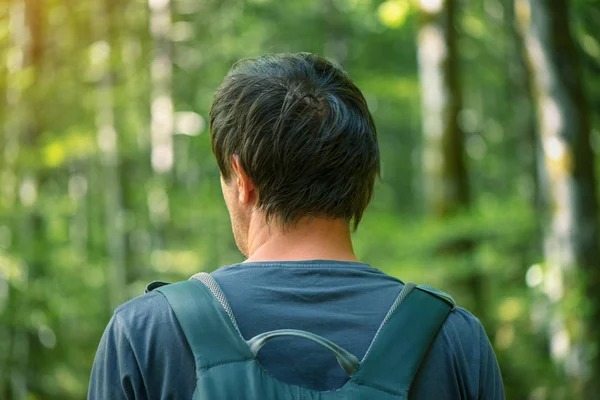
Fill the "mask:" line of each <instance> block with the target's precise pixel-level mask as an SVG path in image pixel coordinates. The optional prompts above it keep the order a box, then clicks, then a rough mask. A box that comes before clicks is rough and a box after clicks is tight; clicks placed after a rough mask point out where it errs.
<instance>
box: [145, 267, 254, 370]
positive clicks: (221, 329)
mask: <svg viewBox="0 0 600 400" xmlns="http://www.w3.org/2000/svg"><path fill="white" fill-rule="evenodd" d="M205 275H208V274H205ZM208 276H209V277H210V275H208ZM210 279H212V277H210V278H208V280H210ZM213 281H214V279H213ZM215 284H216V282H215ZM217 287H218V285H217ZM219 290H220V289H219ZM154 291H156V292H160V293H161V294H162V295H163V296H165V298H166V299H167V301H168V302H169V305H170V306H171V308H172V309H173V312H174V313H175V316H176V317H177V320H178V322H179V325H180V326H181V329H182V330H183V333H184V335H185V337H186V339H187V341H188V343H189V345H190V348H191V350H192V352H193V354H194V359H195V361H196V370H197V371H199V370H202V369H206V368H210V367H211V366H214V365H218V364H225V363H229V362H236V361H243V360H251V359H253V358H254V357H253V355H252V352H251V351H250V349H249V348H248V346H247V344H246V342H245V340H244V339H243V337H242V336H241V334H240V332H239V330H238V328H237V324H236V323H235V319H234V318H233V314H231V315H230V314H229V313H228V312H227V311H226V310H225V308H224V306H223V304H224V303H225V304H226V302H227V300H226V299H225V297H224V296H223V299H222V302H221V300H220V299H217V298H216V297H215V295H214V294H213V292H212V291H211V289H209V288H208V287H207V285H206V284H205V283H203V282H201V281H200V280H198V279H190V280H188V281H184V282H178V283H174V284H170V285H163V286H160V287H157V288H155V289H154Z"/></svg>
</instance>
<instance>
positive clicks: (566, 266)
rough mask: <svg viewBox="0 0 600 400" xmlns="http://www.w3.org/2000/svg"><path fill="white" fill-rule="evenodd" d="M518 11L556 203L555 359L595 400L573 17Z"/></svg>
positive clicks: (549, 229)
mask: <svg viewBox="0 0 600 400" xmlns="http://www.w3.org/2000/svg"><path fill="white" fill-rule="evenodd" d="M515 7H516V12H517V13H516V14H517V20H518V23H519V26H520V28H521V30H522V32H523V37H524V40H525V50H526V54H527V60H528V64H529V67H530V70H531V76H532V86H533V95H534V103H535V105H536V109H537V119H538V125H539V133H540V142H541V144H542V149H543V155H544V165H545V169H546V174H547V178H548V193H549V196H550V198H549V199H548V200H549V201H548V203H549V204H550V210H549V223H548V224H547V226H546V227H545V240H544V252H545V257H546V273H545V282H544V289H545V292H546V294H547V295H548V297H549V299H550V301H551V302H552V303H553V304H554V305H556V307H554V310H553V318H552V323H551V325H552V326H551V344H552V355H553V357H554V358H555V359H556V360H557V361H560V362H562V363H563V366H564V367H565V368H566V371H567V373H569V375H570V376H572V377H573V379H574V383H575V386H576V388H577V390H578V392H579V394H580V396H581V398H590V399H591V398H595V396H597V394H598V393H600V357H598V356H597V354H598V348H599V346H600V290H598V288H599V287H600V286H599V284H600V269H599V267H600V252H599V247H598V246H599V244H598V225H597V215H596V209H597V201H596V180H595V176H594V155H593V152H592V149H591V146H590V125H589V117H588V111H587V107H586V102H585V98H584V95H583V91H582V87H581V82H580V75H579V71H578V65H577V60H576V52H575V48H574V43H573V40H572V38H571V34H570V29H569V21H568V16H569V11H568V7H567V2H566V1H565V0H552V1H551V0H515ZM582 297H583V299H582ZM559 304H560V306H559ZM567 307H569V308H568V309H567Z"/></svg>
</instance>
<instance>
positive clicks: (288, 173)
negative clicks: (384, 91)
mask: <svg viewBox="0 0 600 400" xmlns="http://www.w3.org/2000/svg"><path fill="white" fill-rule="evenodd" d="M210 135H211V142H212V149H213V152H214V154H215V156H216V159H217V163H218V165H219V169H220V171H221V180H222V186H223V194H224V197H225V201H226V203H227V207H228V209H229V213H230V215H231V220H232V226H233V231H234V235H235V237H236V242H237V244H238V247H240V250H241V251H242V253H243V254H245V255H247V254H246V253H247V248H246V243H245V236H246V235H247V231H248V226H249V221H250V217H251V215H252V214H253V213H254V212H260V213H261V214H262V215H263V216H264V219H265V222H266V223H269V222H271V221H275V222H277V223H278V224H279V226H280V227H282V228H287V227H293V226H294V224H296V223H297V222H299V221H301V220H303V219H304V218H307V217H308V218H311V217H314V218H326V219H336V220H337V219H339V220H344V221H346V222H348V223H350V222H353V224H354V228H356V227H357V225H358V223H359V222H360V220H361V218H362V214H363V211H364V210H365V208H366V207H367V205H368V203H369V201H370V200H371V197H372V194H373V185H374V181H375V178H376V177H377V176H378V174H379V148H378V144H377V134H376V130H375V125H374V123H373V119H372V117H371V114H370V113H369V110H368V108H367V103H366V101H365V99H364V97H363V95H362V93H361V92H360V90H359V89H358V88H357V87H356V86H355V85H354V84H353V83H352V81H351V80H350V79H349V78H348V76H347V75H346V74H345V73H344V72H343V71H342V70H341V69H340V68H338V67H336V66H335V65H333V64H331V63H330V62H328V61H326V60H325V59H323V58H320V57H318V56H316V55H313V54H308V53H300V54H276V55H269V56H264V57H259V58H256V59H252V60H243V61H240V62H238V63H237V64H235V65H234V67H233V68H232V69H231V71H230V72H229V73H228V75H227V76H226V77H225V80H224V81H223V84H222V85H221V87H220V88H219V89H218V91H217V92H216V94H215V99H214V103H213V105H212V108H211V111H210Z"/></svg>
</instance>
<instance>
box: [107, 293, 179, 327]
mask: <svg viewBox="0 0 600 400" xmlns="http://www.w3.org/2000/svg"><path fill="white" fill-rule="evenodd" d="M113 319H114V320H115V322H116V323H119V324H121V325H123V328H126V330H127V331H137V330H139V329H144V330H146V331H147V330H149V329H153V328H155V327H164V326H165V324H167V323H168V322H172V321H173V313H172V311H171V308H170V306H169V303H168V302H167V299H166V298H165V297H164V296H163V295H162V294H160V293H158V292H148V293H145V294H143V295H140V296H137V297H134V298H133V299H131V300H129V301H127V302H125V303H123V304H121V305H120V306H119V307H117V308H116V309H115V311H114V317H113Z"/></svg>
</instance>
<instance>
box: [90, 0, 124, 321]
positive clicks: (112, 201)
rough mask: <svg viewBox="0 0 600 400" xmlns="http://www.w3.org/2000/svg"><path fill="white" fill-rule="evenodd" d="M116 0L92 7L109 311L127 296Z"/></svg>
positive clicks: (92, 60) (92, 55) (92, 59)
mask: <svg viewBox="0 0 600 400" xmlns="http://www.w3.org/2000/svg"><path fill="white" fill-rule="evenodd" d="M117 5H118V4H117V3H116V2H115V1H114V0H103V1H98V2H96V3H95V7H92V8H91V11H92V12H93V14H94V17H93V18H92V20H93V21H94V25H95V29H94V30H95V36H96V41H95V42H94V44H93V45H92V47H91V54H90V57H91V62H92V64H95V65H96V67H97V69H98V82H97V89H96V92H97V93H96V118H95V120H96V130H97V142H98V149H99V153H100V164H101V168H102V175H101V177H102V178H101V182H102V183H101V184H102V187H103V188H104V190H103V192H104V193H103V194H104V216H105V224H104V230H105V234H106V246H107V248H106V250H107V251H106V255H107V256H108V257H107V259H106V266H107V269H106V276H107V280H106V281H107V283H108V293H109V296H108V297H109V308H110V309H114V308H116V307H117V306H118V305H119V304H121V303H123V301H125V299H126V298H127V296H126V291H125V287H126V286H125V285H126V281H125V279H126V265H125V258H126V255H125V251H126V246H125V242H124V236H123V232H122V230H123V218H124V210H123V199H122V190H121V182H120V174H119V162H120V160H119V137H120V136H122V135H119V133H118V132H117V129H116V127H115V112H114V86H115V83H114V80H115V76H116V71H115V68H116V65H115V64H116V61H117V60H118V57H119V47H118V43H119V41H118V38H119V36H118V35H119V32H118V25H117V24H118V21H119V18H118V14H117V8H116V7H117Z"/></svg>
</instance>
